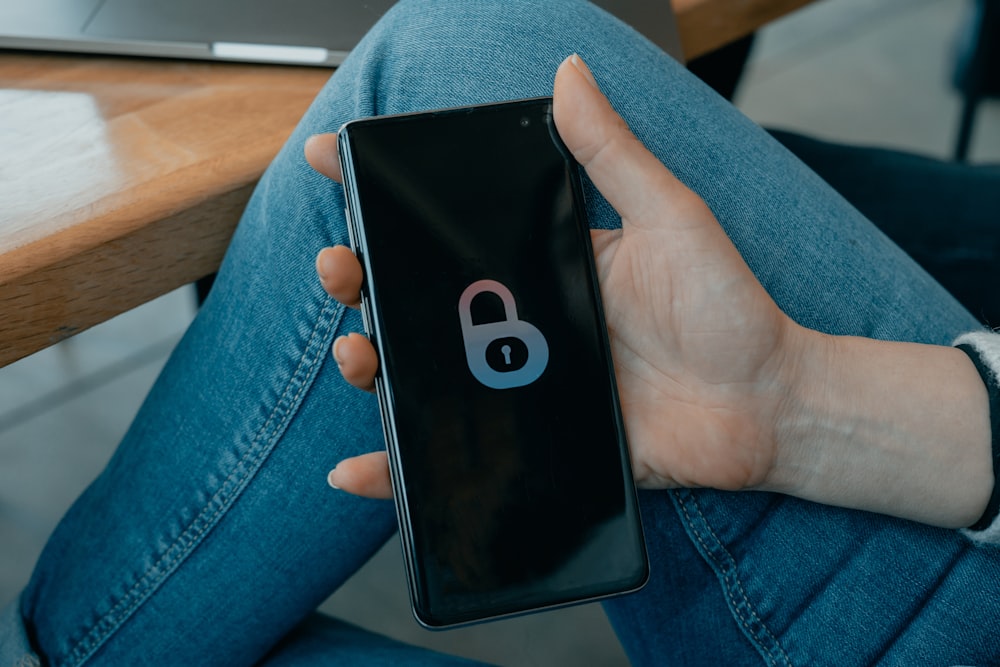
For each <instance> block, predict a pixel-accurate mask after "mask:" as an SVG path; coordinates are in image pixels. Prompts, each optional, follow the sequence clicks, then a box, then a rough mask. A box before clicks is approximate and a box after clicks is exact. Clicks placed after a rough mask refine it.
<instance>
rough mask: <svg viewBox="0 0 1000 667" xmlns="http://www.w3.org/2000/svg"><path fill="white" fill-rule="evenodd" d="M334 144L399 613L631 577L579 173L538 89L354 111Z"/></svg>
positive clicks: (424, 616) (470, 605)
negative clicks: (378, 431) (384, 466)
mask: <svg viewBox="0 0 1000 667" xmlns="http://www.w3.org/2000/svg"><path fill="white" fill-rule="evenodd" d="M340 141H341V149H340V153H341V161H342V163H343V164H344V172H345V186H346V188H347V197H348V206H349V211H350V214H349V217H350V220H351V224H352V238H353V242H354V245H355V251H356V252H357V253H358V255H359V257H360V258H361V260H362V262H363V265H364V267H365V286H364V288H363V296H364V312H365V315H366V324H367V327H368V329H369V333H370V334H371V335H372V338H373V342H374V343H375V345H376V348H377V349H378V351H379V355H380V364H381V366H380V372H379V377H378V379H377V388H378V393H379V397H380V401H381V407H382V413H383V421H384V425H385V428H386V437H387V440H388V447H389V453H390V461H391V465H392V470H393V482H394V489H395V494H396V501H397V508H398V510H399V518H400V528H401V537H402V539H403V544H404V553H405V556H406V563H407V568H408V575H409V581H410V589H411V597H412V601H413V606H414V611H415V614H416V616H417V618H418V619H419V620H420V621H421V622H423V623H425V624H427V625H430V626H443V625H451V624H455V623H465V622H470V621H474V620H479V619H482V618H488V617H494V616H499V615H506V614H512V613H518V612H522V611H527V610H532V609H537V608H543V607H548V606H553V605H559V604H566V603H569V602H574V601H579V600H583V599H590V598H594V597H602V596H606V595H610V594H613V593H617V592H623V591H626V590H632V589H635V588H637V587H639V586H641V585H642V583H644V581H645V578H646V573H647V564H646V556H645V549H644V546H643V540H642V531H641V526H640V522H639V518H638V511H637V507H636V498H635V489H634V487H633V483H632V475H631V470H630V467H629V461H628V449H627V445H626V441H625V435H624V429H623V424H622V419H621V414H620V410H619V407H618V401H617V393H616V389H615V384H614V370H613V365H612V362H611V358H610V352H609V348H608V342H607V332H606V328H605V324H604V321H603V315H602V310H601V305H600V293H599V290H598V286H597V280H596V276H595V270H594V265H593V255H592V249H591V246H590V237H589V232H588V228H587V224H586V220H585V217H584V209H583V205H582V195H581V192H582V190H581V188H580V182H579V176H578V174H577V171H576V165H575V163H574V162H573V161H572V158H571V157H569V156H568V153H567V152H566V149H565V147H563V146H562V143H561V141H560V140H559V138H558V136H557V134H556V132H555V129H554V125H553V122H552V108H551V100H547V99H540V100H527V101H522V102H514V103H505V104H500V105H488V106H481V107H471V108H466V109H461V110H448V111H443V112H435V113H427V114H413V115H407V116H398V117H382V118H374V119H368V120H363V121H356V122H353V123H349V124H347V125H346V126H345V127H344V129H342V131H341V139H340Z"/></svg>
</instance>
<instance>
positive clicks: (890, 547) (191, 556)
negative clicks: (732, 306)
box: [0, 0, 1000, 666]
mask: <svg viewBox="0 0 1000 667" xmlns="http://www.w3.org/2000/svg"><path fill="white" fill-rule="evenodd" d="M574 51H575V52H578V53H580V54H581V55H582V56H583V57H584V59H585V60H586V61H587V62H588V64H589V65H590V66H591V67H592V69H593V71H594V73H595V75H596V77H597V80H598V81H599V82H600V83H601V85H602V87H603V89H604V90H605V92H606V93H607V94H608V95H609V97H610V98H611V100H612V102H613V104H614V105H615V106H616V108H617V109H618V110H619V111H620V112H621V113H622V115H623V116H624V117H625V119H626V120H627V122H628V123H629V124H630V125H631V127H632V129H633V130H634V131H635V132H636V134H637V135H638V136H639V137H640V138H641V139H642V140H643V141H644V142H645V143H646V145H647V146H649V148H650V149H651V150H652V151H653V152H654V153H656V154H657V155H658V156H659V157H660V159H661V160H663V162H664V163H665V164H666V165H667V166H668V167H669V168H670V169H671V170H673V172H674V173H675V174H677V176H678V177H679V178H680V179H681V180H682V181H684V182H685V183H687V184H688V185H689V186H690V187H691V188H693V189H694V190H695V191H697V192H698V193H699V194H700V195H701V196H702V197H703V198H704V199H705V200H706V201H707V203H708V204H709V206H710V207H711V208H712V210H713V211H714V212H715V215H716V216H717V217H718V219H719V221H720V222H721V223H722V225H723V226H724V227H725V228H726V231H727V232H728V233H729V235H730V236H731V237H732V239H733V240H734V241H735V243H736V245H737V246H738V247H739V249H740V251H741V252H742V253H743V256H744V257H745V258H746V261H747V262H748V263H749V264H750V266H751V268H752V269H753V270H754V272H755V273H756V274H757V276H758V277H759V279H760V280H761V282H762V283H763V284H764V286H765V287H766V288H767V289H768V291H769V292H770V293H771V294H772V295H773V297H774V298H775V299H776V301H777V302H778V304H779V305H780V306H781V307H782V308H783V309H784V310H785V311H786V312H787V313H788V314H789V315H791V316H792V317H793V318H794V319H796V320H797V321H799V322H800V323H802V324H804V325H806V326H809V327H813V328H816V329H820V330H823V331H827V332H830V333H837V334H856V335H864V336H870V337H876V338H891V339H899V340H914V341H917V340H919V341H924V342H929V343H940V344H948V343H949V342H950V341H951V340H952V339H953V338H954V337H955V336H956V335H958V334H959V333H961V332H963V331H967V330H971V329H975V328H977V326H978V325H977V323H976V320H975V319H974V318H973V317H972V316H971V315H969V314H968V313H967V312H966V311H965V310H963V309H962V308H961V307H960V306H959V305H958V304H957V303H956V302H955V301H954V300H953V299H952V298H951V297H950V296H949V295H948V294H947V293H946V292H945V291H944V290H943V289H941V288H940V287H939V286H938V285H937V284H936V283H935V282H934V281H932V280H931V279H930V278H929V277H928V276H927V275H926V274H925V273H924V272H923V271H922V270H920V269H919V268H917V267H916V265H915V264H914V263H913V262H912V261H911V260H910V259H909V258H908V257H906V256H905V255H904V254H903V253H902V252H900V251H899V250H898V248H896V247H895V246H894V245H893V244H892V243H890V242H889V241H888V240H887V239H886V238H885V237H884V236H883V235H881V234H880V233H879V232H878V231H877V230H876V229H875V228H874V227H873V226H872V225H871V224H870V223H869V222H868V221H866V220H865V219H864V218H863V217H862V216H861V215H860V214H858V213H857V212H856V211H855V210H854V209H852V208H851V207H850V206H849V205H848V204H847V203H846V202H845V201H844V200H843V199H841V197H840V196H838V195H837V194H836V193H835V192H833V191H832V190H831V189H830V188H829V187H828V186H827V185H825V184H824V183H823V182H822V181H821V180H820V179H819V178H817V177H816V176H815V175H814V174H813V173H812V172H811V171H809V170H808V169H807V168H805V167H804V166H803V165H802V164H801V163H800V162H798V161H797V160H796V159H795V158H793V157H792V156H791V155H790V154H789V153H788V152H786V150H785V149H784V148H782V147H781V146H780V145H779V144H777V143H776V142H775V141H773V140H772V139H771V138H770V137H769V136H767V135H766V134H765V133H764V132H762V131H761V130H760V129H759V128H758V127H756V126H755V125H753V124H752V123H751V122H749V121H748V120H747V119H746V118H744V117H743V116H742V115H741V114H740V113H738V112H737V111H735V110H734V109H733V108H732V107H730V106H729V105H727V104H726V103H724V102H723V101H722V100H721V99H719V98H718V97H717V96H715V94H714V93H711V92H710V91H709V90H708V89H707V88H705V87H704V86H702V85H701V84H700V83H698V82H697V81H696V80H694V79H693V78H692V77H691V76H690V75H689V74H687V73H686V71H685V70H684V68H683V67H681V66H680V65H678V64H677V63H676V62H674V61H673V60H671V59H670V58H669V57H667V56H665V55H664V54H662V53H661V52H660V51H658V50H657V49H656V48H655V47H654V46H653V45H651V44H649V43H648V42H646V41H645V40H644V39H642V38H641V37H639V36H638V35H637V34H636V33H635V32H633V31H632V30H631V29H629V28H627V27H626V26H624V25H622V24H620V23H619V22H617V21H616V20H614V19H612V18H611V17H609V16H608V15H607V14H605V13H604V12H602V11H600V10H598V9H596V8H594V7H593V6H591V5H589V4H586V3H583V2H578V1H575V0H547V1H546V2H544V3H539V2H533V1H530V0H506V1H505V2H475V3H473V2H469V3H453V2H444V1H441V2H435V1H431V0H427V1H421V0H417V1H413V2H410V1H408V0H404V2H402V3H400V4H399V5H398V6H397V7H396V8H395V9H394V10H392V11H391V12H390V13H389V14H388V15H387V16H386V17H385V18H384V19H383V20H382V21H381V22H380V24H379V25H378V26H377V27H376V28H375V29H374V30H373V31H372V32H371V34H370V35H369V36H368V37H367V38H366V39H365V40H364V42H363V43H362V44H361V45H360V46H359V47H358V48H357V49H356V51H355V52H354V53H353V55H352V56H351V57H350V59H349V60H348V62H346V63H345V64H344V65H343V67H341V68H340V69H339V70H338V71H337V72H336V74H335V75H334V76H333V78H332V79H331V81H330V83H329V85H328V86H327V87H326V88H325V89H324V91H323V92H322V93H321V94H320V95H319V97H318V98H317V100H316V102H315V103H314V104H313V106H312V108H311V109H310V111H309V112H308V114H307V115H306V116H305V118H304V119H303V120H302V123H301V124H300V126H299V128H298V129H297V130H296V132H295V133H294V135H293V136H292V137H291V139H290V140H289V142H288V144H287V145H286V146H285V148H284V150H283V151H282V152H281V153H280V155H279V156H278V157H277V158H276V160H275V161H274V163H273V165H272V166H271V168H270V169H269V170H268V172H267V174H266V175H265V176H264V178H263V180H262V181H261V183H260V185H259V187H258V188H257V191H256V193H255V194H254V196H253V199H252V200H251V202H250V204H249V206H248V208H247V211H246V214H245V215H244V218H243V221H242V223H241V225H240V227H239V229H238V230H237V232H236V235H235V237H234V239H233V242H232V247H231V248H230V251H229V253H228V256H227V258H226V260H225V263H224V266H223V267H222V270H221V272H220V274H219V278H218V280H217V282H216V284H215V287H214V289H213V292H212V294H211V295H210V297H209V299H208V301H207V303H206V304H205V306H204V308H203V310H202V311H201V313H200V314H199V316H198V317H197V319H196V321H195V322H194V323H193V325H192V326H191V328H190V330H189V332H188V333H187V335H186V336H185V338H184V339H183V341H182V342H181V343H180V345H179V346H178V348H177V350H176V351H175V352H174V354H173V356H172V357H171V359H170V361H169V363H168V364H167V366H166V368H165V370H164V371H163V374H162V376H161V377H160V378H159V380H158V381H157V383H156V385H155V386H154V388H153V389H152V391H151V393H150V395H149V398H148V400H147V401H146V402H145V405H144V407H143V408H142V410H141V412H140V413H139V415H138V417H137V418H136V420H135V423H134V424H133V426H132V428H131V429H130V431H129V432H128V434H127V435H126V437H125V440H124V442H123V443H122V444H121V446H120V448H119V449H118V451H117V453H116V454H115V456H114V458H113V459H112V460H111V462H110V464H109V465H108V467H107V469H106V470H105V471H104V472H103V473H102V474H101V475H100V477H98V479H97V480H95V481H94V483H93V484H92V485H91V487H90V488H89V489H88V490H87V491H86V492H85V493H84V494H83V496H82V497H81V498H80V499H79V501H78V502H77V503H76V504H75V505H74V506H73V507H72V509H71V510H70V511H69V512H68V514H67V515H66V517H65V519H64V520H63V521H62V523H61V524H60V525H59V527H58V528H57V529H56V531H55V533H54V534H53V535H52V537H51V539H50V541H49V543H48V545H47V547H46V549H45V551H44V553H43V554H42V556H41V558H40V560H39V562H38V565H37V568H36V570H35V573H34V576H33V578H32V580H31V582H30V584H29V585H28V587H27V588H26V590H25V591H24V593H23V595H22V596H21V599H20V607H19V608H11V609H8V610H7V613H6V616H5V617H4V618H5V619H6V622H5V623H4V625H3V633H4V637H5V640H4V644H3V650H2V651H0V656H3V657H8V656H16V655H18V653H17V652H18V651H21V652H22V653H24V654H27V653H28V652H29V651H30V650H34V651H36V652H37V653H38V654H39V655H41V656H43V657H44V660H45V661H46V662H47V663H48V664H52V665H77V664H82V663H84V662H87V661H91V664H111V665H130V666H132V665H145V664H149V665H170V664H177V665H196V664H211V665H216V664H225V665H244V664H245V665H249V664H253V663H256V662H260V661H263V660H265V659H266V660H267V661H269V663H271V664H285V663H287V664H312V663H313V662H323V661H326V662H327V663H329V664H333V663H334V661H336V660H340V661H342V662H345V663H347V664H356V663H376V664H379V663H382V662H384V663H386V664H391V663H407V662H412V663H416V664H421V663H434V662H447V661H449V660H450V658H447V657H445V656H440V655H437V654H433V653H430V652H424V651H420V650H417V649H411V648H408V647H404V646H400V645H398V644H394V643H391V642H388V641H386V640H382V639H380V638H377V637H373V636H372V635H369V634H367V633H363V632H360V631H357V630H354V629H351V628H349V627H346V626H342V625H340V624H336V623H333V622H331V621H325V620H323V619H320V618H317V617H316V616H314V615H313V610H314V609H315V608H316V607H317V606H318V605H319V604H320V602H321V601H322V600H323V599H324V598H326V597H327V596H328V595H329V594H330V593H331V592H332V591H333V590H335V589H336V588H337V587H338V585H340V584H341V583H342V582H343V581H344V580H345V579H347V578H348V577H349V576H350V575H351V574H352V573H353V572H354V571H355V570H356V569H357V568H358V567H359V566H360V565H361V564H362V563H363V562H364V561H365V560H366V559H367V558H369V557H370V556H371V555H372V554H373V553H374V552H375V550H376V549H378V548H379V546H380V545H382V543H383V542H385V540H386V539H387V538H388V537H389V536H390V535H391V533H392V531H393V530H394V528H395V515H394V512H393V509H392V505H391V503H389V502H388V501H372V500H365V499H360V498H354V497H350V496H347V495H345V494H343V493H338V492H335V491H332V490H331V489H329V488H328V487H327V486H326V481H325V476H326V472H327V471H328V470H329V469H330V468H332V467H333V466H334V465H335V464H336V463H337V462H338V461H339V460H340V459H342V458H344V457H346V456H350V455H353V454H357V453H360V452H364V451H370V450H376V449H379V448H381V447H383V441H382V434H381V429H380V425H379V418H378V408H377V405H376V402H375V399H374V398H372V397H371V396H369V395H367V394H365V393H363V392H360V391H357V390H354V389H352V388H351V387H349V386H348V385H346V384H345V383H344V382H343V380H342V379H341V378H340V376H339V373H338V371H337V367H336V364H335V363H333V362H332V360H331V358H330V352H329V350H330V345H331V343H332V342H333V339H334V337H335V336H337V335H340V334H344V333H346V332H348V331H353V330H360V328H361V323H360V320H359V317H358V316H357V315H356V313H354V312H350V311H347V310H345V309H344V308H342V307H340V306H339V305H338V304H336V303H335V302H333V301H332V300H331V299H330V298H328V297H327V296H326V294H325V293H324V292H323V290H322V289H321V288H320V286H319V283H318V281H317V279H316V277H315V275H314V269H313V261H314V257H315V255H316V253H317V251H318V250H319V249H320V248H322V247H324V246H327V245H331V244H336V243H340V244H343V243H347V232H346V229H345V224H344V219H343V215H342V211H343V208H344V200H343V197H342V194H341V189H340V187H339V186H337V185H335V184H333V183H331V182H328V181H327V180H325V179H324V178H323V177H321V176H319V175H317V174H316V173H314V172H313V171H312V170H311V169H310V168H309V167H308V166H307V165H306V163H305V161H304V159H303V157H302V148H303V142H304V141H305V139H306V137H308V136H309V135H311V134H313V133H316V132H325V131H333V130H336V129H337V128H338V127H339V125H340V124H341V123H343V122H344V121H346V120H348V119H352V118H357V117H361V116H369V115H373V114H384V113H394V112H402V111H411V110H416V109H427V108H435V107H446V106H452V105H460V104H471V103H480V102H487V101H494V100H502V99H509V98H517V97H528V96H536V95H545V94H549V93H550V92H551V86H552V77H553V73H554V72H555V69H556V66H557V65H558V63H559V62H560V61H561V60H562V59H563V58H564V57H565V56H566V55H568V54H570V53H572V52H574ZM247 141H253V137H247ZM588 196H589V215H590V219H591V221H592V223H593V225H594V226H597V227H615V226H617V225H618V224H619V218H618V216H617V215H616V214H615V212H614V211H613V210H612V209H611V207H610V206H609V205H608V204H607V203H606V202H605V201H604V200H603V199H602V198H600V196H599V195H598V194H597V193H596V192H595V191H593V188H590V192H588ZM641 503H642V510H643V519H644V521H645V526H646V532H647V540H648V545H649V550H650V556H651V566H652V578H651V581H650V582H649V585H648V586H647V587H646V588H645V589H644V590H642V591H641V592H639V593H636V594H633V595H629V596H626V597H622V598H617V599H615V600H613V601H610V602H608V603H606V605H605V607H606V610H607V613H608V614H609V616H610V618H611V621H612V623H613V625H614V627H615V629H616V631H617V632H618V634H619V637H620V638H621V641H622V643H623V645H624V646H625V649H626V651H627V652H628V654H629V655H630V657H631V658H632V660H633V661H634V662H635V663H636V664H657V665H662V664H712V665H720V664H724V665H743V664H760V663H764V664H782V665H784V664H808V665H819V664H828V665H838V666H843V665H854V664H871V663H876V662H880V663H882V664H898V665H915V664H921V665H923V664H953V663H966V664H971V663H978V664H985V663H996V662H997V660H998V656H1000V652H998V648H997V647H998V644H1000V641H998V638H997V637H996V635H995V634H994V633H995V632H996V630H995V629H996V628H997V627H1000V595H998V594H997V589H998V585H997V582H998V581H1000V556H998V553H1000V551H998V550H992V549H984V548H980V547H975V546H973V545H971V544H970V543H969V542H968V541H967V540H965V539H964V538H963V537H962V536H961V535H960V534H959V533H957V532H954V531H947V530H938V529H933V528H928V527H926V526H921V525H917V524H914V523H908V522H905V521H899V520H894V519H890V518H886V517H882V516H876V515H872V514H866V513H862V512H855V511H847V510H841V509H836V508H830V507H823V506H819V505H815V504H811V503H808V502H803V501H799V500H796V499H793V498H789V497H784V496H779V495H771V494H765V493H722V492H716V491H710V490H704V491H693V490H678V491H671V492H646V493H643V494H642V497H641ZM29 642H30V645H31V647H33V648H29V646H28V643H29ZM456 662H458V661H457V660H456Z"/></svg>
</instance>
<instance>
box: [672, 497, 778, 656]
mask: <svg viewBox="0 0 1000 667" xmlns="http://www.w3.org/2000/svg"><path fill="white" fill-rule="evenodd" d="M673 497H674V499H675V501H676V504H677V506H678V507H679V509H680V511H681V514H682V519H683V521H684V524H685V526H686V527H687V532H688V534H689V535H692V536H693V537H694V538H695V540H697V542H698V545H699V547H700V548H699V549H698V551H699V552H700V553H701V554H702V557H703V558H704V559H705V561H706V562H707V563H708V565H709V566H710V567H711V568H712V569H713V570H714V571H715V573H716V576H717V578H718V579H719V580H720V583H721V584H722V589H723V593H724V595H725V597H726V601H727V603H728V605H729V609H730V612H731V613H732V615H733V617H734V618H735V619H736V621H737V624H738V625H739V626H740V629H741V630H742V631H743V634H744V635H745V636H746V637H747V639H749V640H750V643H751V644H753V645H754V647H755V648H756V649H757V651H758V653H760V654H761V657H763V658H764V660H765V661H766V662H767V663H768V664H771V665H787V666H789V667H790V666H791V665H792V662H791V660H790V659H789V657H788V654H787V653H785V651H784V649H783V648H782V647H781V644H780V642H779V641H778V639H777V637H775V636H774V634H773V633H772V632H771V630H770V628H768V627H767V625H766V624H765V623H764V621H763V619H762V618H761V617H760V615H759V614H758V613H757V611H756V610H755V609H754V607H753V604H752V603H751V602H750V598H749V596H748V595H747V593H746V589H745V588H744V586H743V583H742V581H740V578H739V575H738V572H737V567H736V559H735V558H733V556H732V554H730V553H729V551H728V550H727V549H726V547H725V546H724V545H723V544H722V540H721V539H719V536H718V535H717V534H716V533H715V531H714V530H712V527H711V525H710V524H709V522H708V518H707V517H706V516H705V514H704V513H703V512H702V511H701V508H700V507H699V505H698V501H697V499H696V498H694V496H693V495H692V494H691V493H690V492H688V491H674V492H673ZM685 498H687V499H688V500H685ZM689 505H691V506H693V509H694V512H695V513H696V514H697V516H698V521H697V525H696V522H695V520H694V519H693V517H692V516H691V513H690V508H689ZM706 534H707V535H706ZM706 537H708V538H710V539H711V544H709V543H708V542H707V541H706ZM747 614H749V617H750V618H747ZM755 627H756V628H757V629H755Z"/></svg>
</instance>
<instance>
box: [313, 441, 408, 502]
mask: <svg viewBox="0 0 1000 667" xmlns="http://www.w3.org/2000/svg"><path fill="white" fill-rule="evenodd" d="M326 481H327V482H328V483H329V484H330V486H332V487H333V488H335V489H340V490H341V491H346V492H347V493H353V494H354V495H356V496H364V497H365V498H392V482H391V481H390V479H389V458H388V456H386V453H385V452H372V453H371V454H362V455H361V456H355V457H352V458H349V459H344V460H343V461H341V462H340V463H338V464H337V467H336V468H334V469H333V470H331V471H330V474H329V475H327V477H326Z"/></svg>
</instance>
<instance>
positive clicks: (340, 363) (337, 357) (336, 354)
mask: <svg viewBox="0 0 1000 667" xmlns="http://www.w3.org/2000/svg"><path fill="white" fill-rule="evenodd" d="M342 340H344V337H343V336H339V337H338V338H337V340H335V341H333V360H334V361H336V362H337V365H338V366H343V365H344V362H343V361H342V360H341V358H340V353H339V352H338V351H337V348H338V347H340V341H342ZM331 474H332V473H331Z"/></svg>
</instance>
